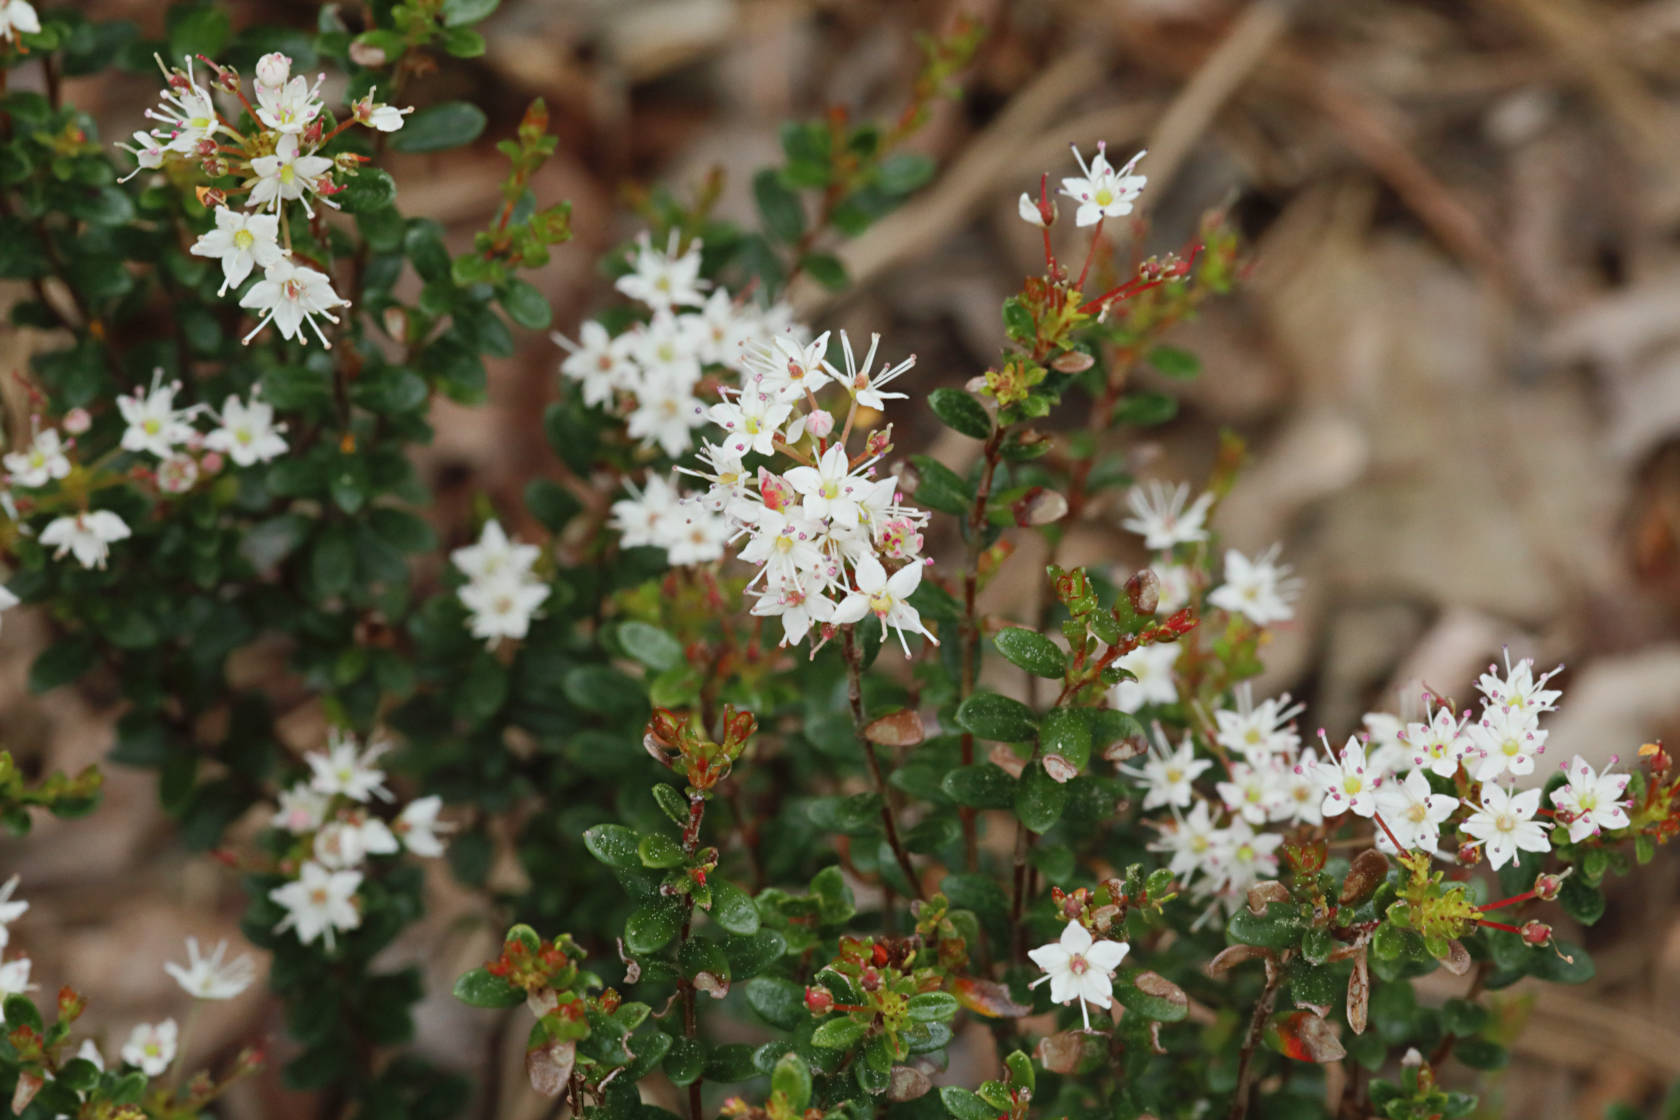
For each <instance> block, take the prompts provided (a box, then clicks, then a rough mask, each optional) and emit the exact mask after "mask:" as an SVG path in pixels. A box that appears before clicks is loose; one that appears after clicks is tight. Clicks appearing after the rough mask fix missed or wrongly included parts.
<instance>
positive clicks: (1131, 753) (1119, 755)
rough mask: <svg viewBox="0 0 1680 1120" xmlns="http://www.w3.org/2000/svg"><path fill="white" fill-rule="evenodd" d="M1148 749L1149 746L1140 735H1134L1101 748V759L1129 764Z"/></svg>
mask: <svg viewBox="0 0 1680 1120" xmlns="http://www.w3.org/2000/svg"><path fill="white" fill-rule="evenodd" d="M1148 749H1149V744H1148V743H1147V742H1145V741H1144V739H1143V737H1142V736H1141V735H1134V736H1132V737H1131V738H1129V739H1117V740H1115V741H1114V742H1112V743H1110V744H1109V745H1108V746H1106V747H1104V748H1103V759H1104V760H1105V761H1108V762H1130V761H1131V760H1132V759H1134V758H1136V757H1138V756H1139V755H1141V754H1142V753H1143V752H1144V751H1147V750H1148Z"/></svg>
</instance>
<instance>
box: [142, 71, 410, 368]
mask: <svg viewBox="0 0 1680 1120" xmlns="http://www.w3.org/2000/svg"><path fill="white" fill-rule="evenodd" d="M204 61H205V64H206V65H207V66H208V67H209V68H210V70H211V73H212V75H213V80H211V81H208V82H206V83H204V84H200V81H199V79H198V77H197V76H195V74H194V70H193V60H192V59H191V58H188V59H187V60H186V63H187V67H186V69H185V70H180V69H175V70H169V69H164V78H165V81H166V88H165V89H164V91H163V92H162V94H161V95H160V103H159V105H158V107H157V108H155V109H151V110H148V111H147V114H146V115H147V116H148V117H149V118H150V119H151V120H152V121H153V122H154V127H153V128H152V129H151V130H150V131H141V132H136V133H135V134H134V136H133V138H132V139H133V142H132V143H131V144H124V145H121V146H122V147H124V148H125V149H126V150H127V151H128V152H129V153H130V154H131V155H133V157H134V159H135V162H136V167H135V169H134V171H132V172H130V174H129V176H128V177H129V178H132V177H133V176H134V175H138V174H139V173H140V172H142V171H152V170H157V169H159V168H162V167H164V166H165V164H167V163H170V162H176V163H182V164H191V165H196V166H197V167H198V168H199V169H200V170H201V171H202V173H203V174H204V175H205V176H206V177H207V178H211V179H218V178H222V177H224V176H229V175H232V176H236V177H238V178H241V179H243V180H244V184H243V185H242V186H241V187H239V188H237V189H236V190H233V191H229V192H222V191H218V190H209V191H206V192H205V193H204V195H203V197H204V199H205V201H206V203H207V204H211V205H213V206H214V213H215V225H214V227H213V228H212V229H210V230H209V231H208V232H206V233H204V234H203V235H202V236H200V237H199V238H198V240H197V241H195V242H194V243H193V245H192V250H191V251H192V253H193V255H195V256H200V257H206V258H209V259H211V260H214V261H217V262H218V263H219V264H220V265H221V269H222V288H221V290H222V292H223V293H225V292H227V290H228V289H229V288H238V287H240V286H241V285H242V284H244V283H245V281H246V280H247V279H249V278H250V276H251V275H252V274H253V272H255V271H256V270H258V269H260V270H261V278H260V279H259V280H257V282H256V283H254V284H252V285H250V287H249V288H247V289H245V291H244V293H243V294H242V295H241V296H240V298H239V306H241V307H243V308H245V309H247V310H249V311H251V312H252V313H253V314H255V315H256V316H258V320H257V325H256V326H255V327H254V328H252V330H251V331H250V333H249V334H247V335H246V336H245V341H246V342H249V341H250V340H251V339H252V338H254V337H256V336H257V334H259V333H260V332H261V331H262V329H263V328H264V327H265V326H267V325H268V324H269V323H273V324H274V325H275V326H276V327H278V328H279V330H280V334H281V335H282V336H283V337H284V338H287V339H296V340H297V341H299V342H302V343H305V344H307V343H308V341H309V339H308V336H307V335H306V334H305V333H304V329H303V328H304V326H305V325H307V326H308V327H309V328H310V330H312V331H313V332H314V334H315V337H316V338H317V339H319V340H320V342H321V345H322V346H325V347H328V348H330V347H331V346H332V343H331V342H330V341H329V340H328V339H327V336H326V333H325V332H324V331H323V330H322V329H321V324H320V323H319V322H317V319H325V320H327V321H328V322H330V323H337V322H338V318H337V316H335V315H334V314H333V312H334V310H336V309H337V308H341V307H348V306H349V301H347V300H345V299H343V298H342V297H341V296H339V294H338V293H337V292H336V291H335V290H334V289H333V286H332V280H331V278H330V277H329V276H328V275H327V271H326V268H325V266H324V265H323V264H322V262H320V261H317V260H312V259H309V258H308V257H306V256H305V255H304V254H303V253H302V252H300V251H298V250H296V249H294V246H293V230H292V220H293V219H292V216H291V206H292V205H293V204H295V205H296V206H297V207H299V208H301V210H302V212H303V217H304V218H305V219H313V218H314V217H315V206H314V203H316V202H319V203H322V204H324V205H327V206H333V207H336V206H337V203H335V202H334V201H333V199H332V196H333V195H335V194H338V193H339V192H341V191H342V190H344V189H345V188H344V184H343V182H341V179H342V178H343V177H347V176H351V175H354V174H355V172H356V169H357V166H358V164H359V163H360V162H361V157H360V156H357V155H354V154H342V155H337V156H329V155H324V154H322V152H323V150H324V149H325V147H326V146H327V145H328V144H329V143H330V142H331V141H332V140H333V139H334V138H335V137H336V136H338V135H339V134H340V133H341V132H343V131H344V130H345V129H347V128H350V127H352V126H353V125H358V124H359V125H362V126H364V127H367V128H371V129H374V130H376V131H379V132H395V131H397V130H398V129H400V128H401V127H402V126H403V116H404V114H406V113H407V112H409V110H407V109H396V108H394V107H392V106H390V105H383V104H380V103H378V102H376V101H374V99H373V92H372V91H369V92H368V94H367V95H366V96H364V97H363V98H362V99H361V100H359V101H357V102H356V103H355V104H353V105H352V106H351V107H350V112H349V114H348V115H347V116H346V117H345V118H344V120H343V122H342V123H340V124H339V125H338V126H337V127H335V128H334V129H333V130H332V131H331V132H328V131H326V122H327V118H326V117H325V116H324V112H325V109H326V102H325V101H324V100H322V98H321V83H322V81H323V80H324V79H323V78H321V77H317V78H316V79H315V81H314V82H313V83H311V82H310V81H309V79H307V78H305V77H303V76H302V75H293V74H292V60H291V58H290V57H289V56H287V55H284V54H281V53H279V52H274V53H271V54H266V55H264V56H263V57H262V58H261V59H259V60H258V61H257V72H256V78H255V81H254V82H253V83H252V92H253V93H254V95H255V97H256V103H255V104H252V102H251V100H250V99H249V98H248V97H247V96H246V94H245V90H244V84H243V82H242V81H241V80H240V78H239V75H238V74H236V73H235V72H234V71H233V70H232V69H231V68H229V67H225V66H218V65H217V64H215V63H213V62H210V61H209V60H207V59H206V60H204ZM158 65H159V67H160V68H161V67H162V66H163V63H162V60H161V59H160V60H159V62H158ZM218 92H221V93H226V94H231V95H232V96H234V97H235V98H237V99H238V101H239V104H240V106H241V107H242V108H243V109H244V115H243V116H242V117H238V118H237V119H236V120H230V119H229V118H228V117H227V116H224V115H223V114H222V111H221V109H220V108H219V107H218V105H217V103H216V94H217V93H218ZM335 176H337V177H335ZM236 194H244V195H245V200H244V204H243V206H242V207H235V206H230V205H228V199H229V196H231V195H236Z"/></svg>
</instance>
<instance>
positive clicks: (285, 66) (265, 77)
mask: <svg viewBox="0 0 1680 1120" xmlns="http://www.w3.org/2000/svg"><path fill="white" fill-rule="evenodd" d="M291 76H292V60H291V59H290V58H287V57H286V56H285V55H283V54H281V53H280V52H279V51H274V52H273V53H271V54H265V55H263V56H262V57H261V58H259V59H257V85H259V86H267V87H268V88H269V89H274V90H277V89H279V88H280V87H281V86H283V85H285V84H286V79H287V78H290V77H291Z"/></svg>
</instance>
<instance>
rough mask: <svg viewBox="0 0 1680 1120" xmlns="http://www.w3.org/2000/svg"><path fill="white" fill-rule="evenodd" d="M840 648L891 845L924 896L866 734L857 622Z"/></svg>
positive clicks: (854, 719) (847, 628) (916, 891)
mask: <svg viewBox="0 0 1680 1120" xmlns="http://www.w3.org/2000/svg"><path fill="white" fill-rule="evenodd" d="M840 650H841V653H842V654H843V655H844V657H845V659H846V698H847V700H848V701H849V702H850V703H851V707H852V725H853V726H854V727H855V728H856V729H857V737H858V745H859V746H860V747H862V748H863V758H864V761H865V762H867V763H868V764H869V775H870V777H871V778H873V779H874V781H875V789H876V792H878V793H879V794H880V795H881V824H882V825H883V826H884V827H885V829H886V832H887V846H888V847H890V848H891V849H892V854H893V858H894V859H895V860H897V861H898V869H899V870H900V871H902V872H904V878H905V879H907V880H908V881H909V883H910V891H911V893H912V894H914V895H915V896H916V897H917V898H922V897H924V896H923V894H922V884H921V882H920V880H918V879H917V878H916V869H915V867H914V866H912V865H911V863H910V853H909V852H907V851H905V850H904V842H903V841H902V840H900V839H899V835H898V821H897V819H896V818H895V817H894V815H893V799H892V791H891V790H889V789H888V788H887V777H886V775H885V774H883V773H882V772H881V760H880V759H878V758H876V757H875V745H874V744H873V743H871V742H870V741H869V737H868V736H867V735H866V734H864V728H865V727H866V726H867V721H866V720H865V719H864V712H863V662H862V660H861V658H860V657H859V656H858V648H857V628H856V627H855V626H844V627H842V628H841V630H840Z"/></svg>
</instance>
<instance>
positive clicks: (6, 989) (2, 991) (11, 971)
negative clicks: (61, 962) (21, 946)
mask: <svg viewBox="0 0 1680 1120" xmlns="http://www.w3.org/2000/svg"><path fill="white" fill-rule="evenodd" d="M35 987H36V986H35V985H34V984H31V983H30V982H29V958H28V957H19V958H17V959H16V960H11V961H7V962H6V963H5V964H0V999H4V998H5V997H6V996H20V995H22V994H23V993H25V992H33V991H34V990H35Z"/></svg>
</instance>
